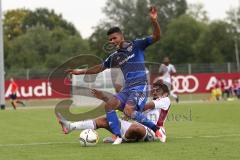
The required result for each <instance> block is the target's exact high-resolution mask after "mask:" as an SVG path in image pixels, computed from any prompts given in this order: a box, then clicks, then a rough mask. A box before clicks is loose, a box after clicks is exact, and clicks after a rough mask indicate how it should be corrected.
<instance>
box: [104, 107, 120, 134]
mask: <svg viewBox="0 0 240 160" xmlns="http://www.w3.org/2000/svg"><path fill="white" fill-rule="evenodd" d="M106 115H107V116H106V117H107V120H108V124H109V126H110V128H111V130H112V132H113V134H115V135H116V136H118V137H121V132H120V124H119V120H118V117H117V113H116V112H115V111H114V110H112V111H109V112H107V113H106Z"/></svg>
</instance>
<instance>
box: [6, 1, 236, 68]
mask: <svg viewBox="0 0 240 160" xmlns="http://www.w3.org/2000/svg"><path fill="white" fill-rule="evenodd" d="M152 4H154V5H155V6H156V7H157V9H158V14H159V17H158V18H159V19H158V20H159V23H160V25H161V30H162V37H161V40H160V42H158V43H156V44H155V45H153V46H151V47H149V48H148V49H147V50H146V60H148V61H152V62H161V61H162V59H163V57H164V56H169V57H170V59H171V61H172V62H173V63H176V64H180V63H225V62H235V54H234V51H235V48H234V47H235V46H234V42H235V40H236V38H237V37H238V29H237V28H238V27H237V26H239V19H236V18H235V13H236V11H235V10H234V9H232V10H229V12H228V13H227V15H228V18H227V19H226V20H217V21H209V19H208V17H207V14H206V11H205V10H204V8H203V6H202V5H201V4H196V5H188V4H187V3H186V1H185V0H171V1H169V0H132V1H129V0H107V2H106V4H105V7H104V8H103V12H104V14H105V15H106V19H104V20H102V21H101V23H99V24H97V25H96V26H95V27H94V32H93V33H92V35H91V36H90V37H89V38H87V39H83V38H82V37H81V34H80V32H79V31H77V29H76V28H75V26H74V25H73V24H71V23H70V22H68V21H67V20H65V19H64V18H63V17H62V15H60V14H56V13H55V12H54V10H48V9H46V8H38V9H36V10H34V11H31V10H28V9H15V10H8V11H7V12H5V14H4V19H3V22H4V26H3V29H4V51H5V67H6V69H7V70H16V69H19V68H28V69H29V68H38V69H52V68H55V67H57V66H58V65H60V64H61V63H62V62H64V61H65V60H67V59H68V58H70V57H72V56H76V55H79V54H94V55H97V56H99V57H101V58H106V57H107V55H108V54H109V53H106V51H105V50H104V49H103V46H104V44H106V42H107V36H106V32H107V30H108V29H109V27H112V26H119V27H120V28H121V29H122V31H123V33H124V34H125V37H126V39H127V40H133V39H135V38H142V37H144V36H147V35H149V34H151V32H152V31H151V30H152V28H151V22H150V19H149V16H148V8H149V6H150V5H152ZM237 14H238V15H240V12H239V11H238V12H237Z"/></svg>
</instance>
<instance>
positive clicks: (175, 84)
mask: <svg viewBox="0 0 240 160" xmlns="http://www.w3.org/2000/svg"><path fill="white" fill-rule="evenodd" d="M158 79H162V78H161V77H157V78H156V79H155V80H158ZM198 87H199V81H198V79H197V78H196V77H195V76H193V75H187V76H182V75H179V76H175V77H172V92H177V93H193V92H195V91H196V90H197V89H198Z"/></svg>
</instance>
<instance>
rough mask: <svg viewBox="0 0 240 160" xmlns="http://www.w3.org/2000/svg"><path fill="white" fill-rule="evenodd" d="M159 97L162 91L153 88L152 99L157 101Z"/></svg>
mask: <svg viewBox="0 0 240 160" xmlns="http://www.w3.org/2000/svg"><path fill="white" fill-rule="evenodd" d="M161 95H162V89H160V88H158V87H153V89H152V96H153V99H157V98H159V97H161Z"/></svg>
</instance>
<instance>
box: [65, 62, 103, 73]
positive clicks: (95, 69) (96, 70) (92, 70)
mask: <svg viewBox="0 0 240 160" xmlns="http://www.w3.org/2000/svg"><path fill="white" fill-rule="evenodd" d="M104 70H105V67H104V66H103V65H102V64H99V65H96V66H94V67H92V68H89V69H67V70H65V73H69V74H74V75H81V74H97V73H100V72H102V71H104Z"/></svg>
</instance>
